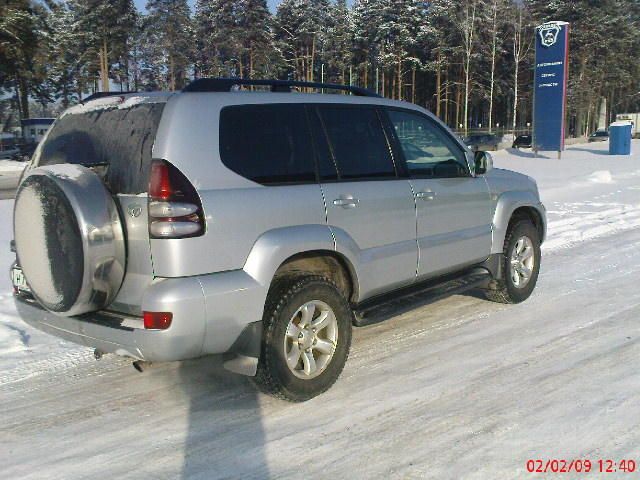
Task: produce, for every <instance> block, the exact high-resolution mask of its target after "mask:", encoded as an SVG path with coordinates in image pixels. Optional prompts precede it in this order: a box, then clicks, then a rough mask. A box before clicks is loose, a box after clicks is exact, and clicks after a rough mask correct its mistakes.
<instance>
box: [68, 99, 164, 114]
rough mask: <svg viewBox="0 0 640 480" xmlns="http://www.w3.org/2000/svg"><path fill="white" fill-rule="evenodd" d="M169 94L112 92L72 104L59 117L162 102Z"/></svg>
mask: <svg viewBox="0 0 640 480" xmlns="http://www.w3.org/2000/svg"><path fill="white" fill-rule="evenodd" d="M170 95H171V94H166V93H161V94H150V93H145V94H127V95H117V94H114V95H112V96H108V97H102V98H96V99H95V100H90V101H88V102H87V103H81V104H78V105H74V106H73V107H70V108H68V109H67V110H65V112H64V113H63V114H62V115H61V116H60V118H62V117H64V116H66V115H80V114H84V113H89V112H95V111H99V110H110V109H116V108H117V109H126V108H131V107H133V106H135V105H140V104H142V103H164V102H166V101H167V98H168V97H169V96H170Z"/></svg>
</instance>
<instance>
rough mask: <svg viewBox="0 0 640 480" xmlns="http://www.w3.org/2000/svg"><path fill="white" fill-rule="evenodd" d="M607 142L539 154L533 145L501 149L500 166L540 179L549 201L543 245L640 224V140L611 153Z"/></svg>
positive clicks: (548, 247)
mask: <svg viewBox="0 0 640 480" xmlns="http://www.w3.org/2000/svg"><path fill="white" fill-rule="evenodd" d="M608 148H609V145H608V143H607V142H603V143H598V144H582V145H572V146H569V147H567V149H566V151H564V152H563V153H562V158H561V159H560V160H558V158H557V154H556V153H555V152H542V153H540V154H539V155H538V156H537V157H536V156H535V155H534V154H533V152H532V151H531V150H529V149H526V150H513V149H508V150H502V151H499V152H496V154H495V155H494V163H495V165H496V166H497V167H500V168H508V169H511V170H516V171H518V172H522V173H524V174H526V175H529V176H531V177H533V178H535V179H536V181H537V182H538V187H539V189H540V196H541V197H542V201H543V203H544V204H545V206H546V207H547V220H548V232H547V242H546V243H545V244H544V245H543V250H545V251H551V250H554V249H558V248H566V247H569V246H571V245H574V244H575V243H577V242H582V241H585V240H589V239H592V238H595V237H601V236H604V235H611V234H613V233H616V232H620V231H624V230H630V229H633V228H636V227H639V226H640V183H639V182H640V140H633V141H632V146H631V151H632V154H631V155H629V156H626V155H609V153H608Z"/></svg>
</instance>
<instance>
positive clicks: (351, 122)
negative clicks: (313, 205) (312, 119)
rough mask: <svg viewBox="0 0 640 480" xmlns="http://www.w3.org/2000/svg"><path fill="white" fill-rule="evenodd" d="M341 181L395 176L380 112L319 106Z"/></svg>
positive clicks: (371, 109) (366, 109) (365, 108)
mask: <svg viewBox="0 0 640 480" xmlns="http://www.w3.org/2000/svg"><path fill="white" fill-rule="evenodd" d="M318 111H319V112H320V116H321V118H322V123H323V125H324V129H325V131H326V134H327V137H328V140H329V145H330V146H331V151H332V153H333V157H334V160H335V164H336V167H337V168H338V173H339V175H340V178H341V179H356V178H379V177H380V178H384V177H395V176H396V173H395V169H394V166H393V159H392V158H391V152H390V151H389V145H388V144H387V138H386V137H385V135H384V131H383V130H382V124H381V123H380V118H379V117H378V113H377V112H376V110H375V109H374V108H369V107H357V108H351V107H340V106H326V105H322V106H319V107H318Z"/></svg>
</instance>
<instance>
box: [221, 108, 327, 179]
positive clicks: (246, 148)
mask: <svg viewBox="0 0 640 480" xmlns="http://www.w3.org/2000/svg"><path fill="white" fill-rule="evenodd" d="M220 158H221V159H222V163H224V165H225V166H226V167H227V168H229V169H230V170H233V171H234V172H236V173H237V174H239V175H242V176H243V177H245V178H248V179H249V180H253V181H254V182H258V183H261V184H263V185H269V184H285V183H307V182H315V181H316V173H315V164H314V161H313V152H312V149H311V138H310V133H309V128H308V126H307V119H306V114H305V110H304V106H303V105H300V104H294V105H287V104H277V105H275V104H274V105H239V106H230V107H225V108H223V109H222V111H221V112H220Z"/></svg>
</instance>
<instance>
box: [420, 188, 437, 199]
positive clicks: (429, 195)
mask: <svg viewBox="0 0 640 480" xmlns="http://www.w3.org/2000/svg"><path fill="white" fill-rule="evenodd" d="M416 198H421V199H422V200H424V201H425V202H427V201H429V200H433V199H434V198H436V192H432V191H430V190H429V191H426V192H418V193H416Z"/></svg>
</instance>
